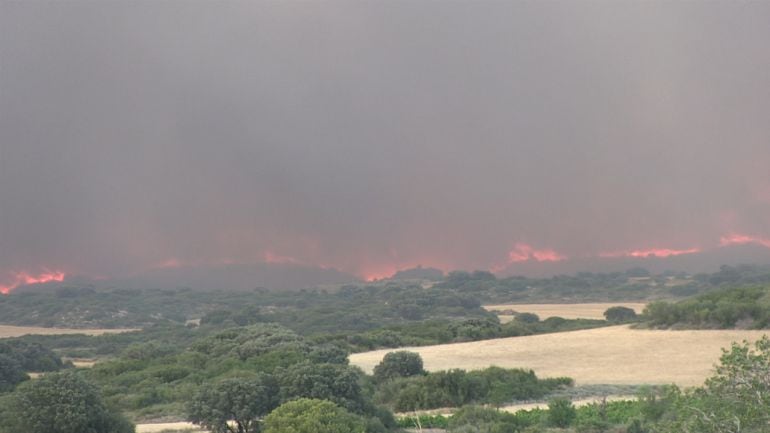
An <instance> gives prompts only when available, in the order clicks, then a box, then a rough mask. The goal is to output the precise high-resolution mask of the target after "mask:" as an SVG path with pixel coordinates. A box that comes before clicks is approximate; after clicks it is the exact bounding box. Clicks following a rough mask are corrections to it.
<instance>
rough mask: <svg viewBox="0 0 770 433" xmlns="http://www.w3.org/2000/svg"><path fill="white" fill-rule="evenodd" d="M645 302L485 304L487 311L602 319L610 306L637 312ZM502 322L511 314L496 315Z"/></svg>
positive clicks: (509, 317)
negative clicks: (510, 311)
mask: <svg viewBox="0 0 770 433" xmlns="http://www.w3.org/2000/svg"><path fill="white" fill-rule="evenodd" d="M645 305H647V304H645V303H640V302H607V303H587V304H501V305H485V306H484V308H485V309H486V310H488V311H507V310H513V311H516V312H518V313H535V314H537V315H538V316H539V317H540V319H547V318H549V317H554V316H556V317H563V318H565V319H604V312H605V311H607V309H608V308H610V307H616V306H621V307H627V308H631V309H633V310H634V311H636V312H637V313H641V312H642V310H644V307H645ZM498 317H499V318H500V321H501V322H502V323H507V322H510V321H511V320H513V316H512V315H506V314H501V315H499V316H498Z"/></svg>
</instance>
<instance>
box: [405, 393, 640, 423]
mask: <svg viewBox="0 0 770 433" xmlns="http://www.w3.org/2000/svg"><path fill="white" fill-rule="evenodd" d="M602 400H605V401H607V402H611V401H623V400H636V396H633V395H608V396H605V397H591V398H581V399H572V400H571V401H572V404H573V405H574V406H576V407H580V406H588V405H589V404H594V403H601V402H602ZM458 409H459V408H457V407H444V408H440V409H429V410H418V411H414V412H403V413H397V414H396V416H397V417H399V418H402V417H408V416H414V415H415V414H419V415H444V416H447V415H452V414H453V413H455V412H456V411H457V410H458ZM532 409H548V402H536V403H519V404H510V405H507V406H502V407H501V408H500V410H503V411H505V412H510V413H516V412H518V411H520V410H532Z"/></svg>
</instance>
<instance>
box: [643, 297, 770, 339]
mask: <svg viewBox="0 0 770 433" xmlns="http://www.w3.org/2000/svg"><path fill="white" fill-rule="evenodd" d="M644 320H645V324H646V325H647V326H650V327H655V328H669V327H676V328H710V329H724V328H735V327H739V328H746V329H764V328H767V327H768V326H770V287H768V286H765V287H737V288H729V289H724V290H720V291H718V292H713V293H707V294H704V295H700V296H697V297H695V298H693V299H686V300H684V301H680V302H677V303H668V302H662V301H661V302H653V303H651V304H649V305H648V306H647V308H645V311H644Z"/></svg>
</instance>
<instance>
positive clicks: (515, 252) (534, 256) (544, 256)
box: [508, 242, 567, 263]
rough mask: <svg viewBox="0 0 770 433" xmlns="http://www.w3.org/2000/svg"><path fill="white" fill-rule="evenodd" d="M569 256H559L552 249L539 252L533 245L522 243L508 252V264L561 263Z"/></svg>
mask: <svg viewBox="0 0 770 433" xmlns="http://www.w3.org/2000/svg"><path fill="white" fill-rule="evenodd" d="M566 259H567V256H564V255H562V254H559V253H558V252H556V251H554V250H552V249H548V248H546V249H542V250H538V249H535V248H533V247H532V246H531V245H527V244H525V243H522V242H518V243H516V245H514V246H513V249H512V250H511V251H509V252H508V263H516V262H526V261H528V260H534V261H537V262H560V261H562V260H566Z"/></svg>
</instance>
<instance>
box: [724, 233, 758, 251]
mask: <svg viewBox="0 0 770 433" xmlns="http://www.w3.org/2000/svg"><path fill="white" fill-rule="evenodd" d="M745 244H755V245H762V246H763V247H767V248H770V239H766V238H761V237H754V236H748V235H744V234H735V233H732V234H729V235H727V236H722V237H721V238H720V239H719V245H721V246H723V247H724V246H728V245H745Z"/></svg>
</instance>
